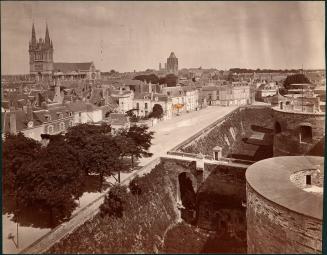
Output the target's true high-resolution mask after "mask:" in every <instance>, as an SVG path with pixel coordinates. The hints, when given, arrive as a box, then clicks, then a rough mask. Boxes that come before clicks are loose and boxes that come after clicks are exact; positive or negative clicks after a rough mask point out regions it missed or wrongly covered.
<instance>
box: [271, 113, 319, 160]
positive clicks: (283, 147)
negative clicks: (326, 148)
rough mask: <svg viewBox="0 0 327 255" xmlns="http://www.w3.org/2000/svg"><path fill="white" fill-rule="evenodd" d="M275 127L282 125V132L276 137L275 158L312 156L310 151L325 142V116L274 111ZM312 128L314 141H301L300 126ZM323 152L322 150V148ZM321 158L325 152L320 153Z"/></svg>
mask: <svg viewBox="0 0 327 255" xmlns="http://www.w3.org/2000/svg"><path fill="white" fill-rule="evenodd" d="M273 116H274V125H275V129H276V125H280V131H278V132H277V133H276V134H275V136H274V149H273V150H274V156H275V157H276V156H295V155H310V154H311V153H310V151H311V150H312V149H313V148H314V147H315V146H316V145H317V144H318V143H320V142H321V140H322V139H323V140H324V136H325V115H324V114H310V113H301V112H290V111H281V110H277V109H273ZM301 125H308V126H310V127H311V128H312V140H311V141H301V139H300V126H301ZM321 150H322V148H321ZM320 154H321V156H322V154H323V151H321V152H320Z"/></svg>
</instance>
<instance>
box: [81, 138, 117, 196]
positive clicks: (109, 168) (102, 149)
mask: <svg viewBox="0 0 327 255" xmlns="http://www.w3.org/2000/svg"><path fill="white" fill-rule="evenodd" d="M84 156H85V157H86V159H87V160H85V161H84V167H85V168H86V170H87V172H88V173H90V172H92V173H96V174H98V175H99V183H100V190H101V189H102V184H103V181H104V177H105V176H110V175H111V174H112V173H113V170H115V169H117V168H120V166H121V161H120V150H119V147H118V146H117V145H116V143H115V140H114V139H113V137H112V136H111V135H104V134H98V135H92V136H91V137H90V140H89V141H88V143H87V144H86V145H85V150H84Z"/></svg>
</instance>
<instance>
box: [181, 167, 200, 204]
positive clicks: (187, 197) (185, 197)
mask: <svg viewBox="0 0 327 255" xmlns="http://www.w3.org/2000/svg"><path fill="white" fill-rule="evenodd" d="M178 185H179V190H178V191H179V198H180V201H181V203H182V205H183V207H185V208H187V209H194V208H195V201H196V191H197V183H196V179H195V177H194V175H193V174H191V173H189V172H183V173H180V174H179V175H178Z"/></svg>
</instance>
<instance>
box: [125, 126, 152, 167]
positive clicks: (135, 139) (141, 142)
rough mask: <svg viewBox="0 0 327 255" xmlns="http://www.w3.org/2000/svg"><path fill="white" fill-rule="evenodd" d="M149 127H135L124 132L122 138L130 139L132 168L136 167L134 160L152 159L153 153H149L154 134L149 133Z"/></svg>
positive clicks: (129, 150)
mask: <svg viewBox="0 0 327 255" xmlns="http://www.w3.org/2000/svg"><path fill="white" fill-rule="evenodd" d="M148 129H149V127H147V126H145V125H141V126H137V125H133V126H131V127H130V128H129V130H128V131H126V130H125V131H123V132H122V133H121V135H122V136H125V137H126V138H127V139H129V140H128V141H129V149H128V152H129V154H130V155H131V159H132V167H134V158H140V157H142V156H143V157H151V156H152V153H150V152H148V150H149V148H150V146H151V144H152V143H151V140H152V138H153V134H154V132H152V131H148Z"/></svg>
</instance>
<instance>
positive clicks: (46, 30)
mask: <svg viewBox="0 0 327 255" xmlns="http://www.w3.org/2000/svg"><path fill="white" fill-rule="evenodd" d="M44 41H45V45H47V46H50V36H49V29H48V23H47V24H46V29H45V40H44Z"/></svg>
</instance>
